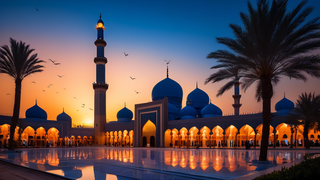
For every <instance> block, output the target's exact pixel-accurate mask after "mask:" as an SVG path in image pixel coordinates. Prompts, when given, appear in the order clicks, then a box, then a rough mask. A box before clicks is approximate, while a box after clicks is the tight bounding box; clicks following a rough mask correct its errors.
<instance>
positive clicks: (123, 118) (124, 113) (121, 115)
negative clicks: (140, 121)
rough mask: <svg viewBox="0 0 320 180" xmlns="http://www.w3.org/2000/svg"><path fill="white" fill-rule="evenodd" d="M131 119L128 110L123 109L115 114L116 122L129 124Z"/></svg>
mask: <svg viewBox="0 0 320 180" xmlns="http://www.w3.org/2000/svg"><path fill="white" fill-rule="evenodd" d="M132 118H133V113H132V111H131V110H130V109H128V108H126V107H124V108H122V109H121V110H120V111H119V112H118V113H117V119H118V122H130V121H131V120H132Z"/></svg>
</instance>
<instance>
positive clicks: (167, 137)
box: [164, 129, 172, 147]
mask: <svg viewBox="0 0 320 180" xmlns="http://www.w3.org/2000/svg"><path fill="white" fill-rule="evenodd" d="M171 143H172V141H171V130H170V129H167V130H166V132H164V147H171V146H172V144H171Z"/></svg>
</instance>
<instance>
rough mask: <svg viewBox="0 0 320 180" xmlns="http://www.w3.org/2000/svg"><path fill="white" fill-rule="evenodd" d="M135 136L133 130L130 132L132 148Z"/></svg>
mask: <svg viewBox="0 0 320 180" xmlns="http://www.w3.org/2000/svg"><path fill="white" fill-rule="evenodd" d="M133 136H134V133H133V130H131V131H129V137H130V147H133Z"/></svg>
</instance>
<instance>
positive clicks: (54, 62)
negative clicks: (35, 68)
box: [49, 59, 60, 65]
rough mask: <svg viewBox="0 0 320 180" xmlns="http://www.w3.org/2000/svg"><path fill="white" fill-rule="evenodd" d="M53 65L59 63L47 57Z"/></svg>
mask: <svg viewBox="0 0 320 180" xmlns="http://www.w3.org/2000/svg"><path fill="white" fill-rule="evenodd" d="M49 60H50V61H51V62H52V63H53V64H54V65H59V64H60V63H56V61H54V60H52V59H49Z"/></svg>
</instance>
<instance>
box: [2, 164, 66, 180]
mask: <svg viewBox="0 0 320 180" xmlns="http://www.w3.org/2000/svg"><path fill="white" fill-rule="evenodd" d="M44 179H45V180H53V179H54V180H66V179H69V178H65V177H62V176H58V175H55V174H50V173H46V172H43V171H38V170H34V169H29V168H26V167H23V166H18V165H15V164H11V163H8V162H5V161H3V160H0V180H44Z"/></svg>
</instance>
